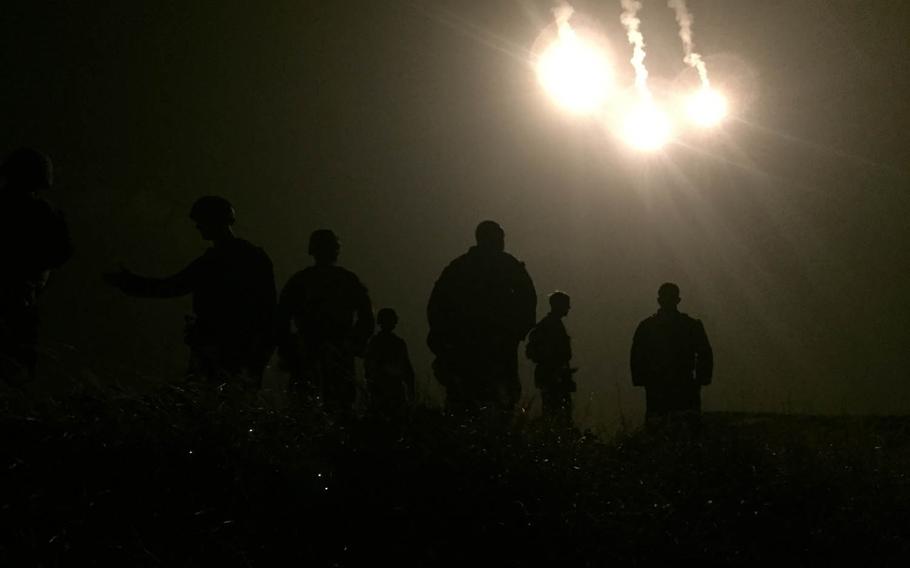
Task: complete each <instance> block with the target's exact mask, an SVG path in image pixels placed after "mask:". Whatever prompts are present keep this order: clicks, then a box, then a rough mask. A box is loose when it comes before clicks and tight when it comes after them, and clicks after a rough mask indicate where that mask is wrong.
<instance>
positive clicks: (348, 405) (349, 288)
mask: <svg viewBox="0 0 910 568" xmlns="http://www.w3.org/2000/svg"><path fill="white" fill-rule="evenodd" d="M340 251H341V243H340V242H339V240H338V237H337V236H335V233H333V232H332V231H330V230H327V229H321V230H318V231H314V232H313V234H312V235H310V246H309V253H310V255H311V256H312V257H313V260H314V261H315V264H314V265H313V266H310V267H308V268H305V269H303V270H301V271H300V272H298V273H297V274H295V275H293V276H292V277H291V279H290V280H289V281H288V283H287V285H285V287H284V289H283V290H282V291H281V295H280V296H279V299H278V313H279V316H278V334H279V350H280V355H281V357H282V362H283V364H284V366H285V368H286V369H287V370H288V371H289V372H290V374H291V384H290V388H291V391H292V394H293V395H294V396H295V398H297V399H298V400H303V399H305V398H306V397H307V396H308V395H313V394H315V395H317V396H319V397H320V398H321V399H322V401H323V403H324V404H326V405H327V406H329V407H330V408H332V409H333V410H342V411H349V410H351V409H352V407H353V404H354V399H355V398H356V395H357V389H356V377H355V370H354V357H355V356H358V355H362V354H363V352H364V349H365V348H366V344H367V341H368V340H369V338H370V336H372V335H373V328H374V325H375V320H374V319H373V308H372V305H371V303H370V296H369V294H368V293H367V289H366V288H365V287H364V286H363V284H361V283H360V280H359V279H358V278H357V276H356V275H355V274H354V273H353V272H351V271H349V270H345V269H344V268H341V267H340V266H336V265H335V263H336V262H337V260H338V254H339V252H340ZM292 322H293V324H294V327H295V328H296V333H292V330H291V323H292Z"/></svg>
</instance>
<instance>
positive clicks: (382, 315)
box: [363, 308, 414, 417]
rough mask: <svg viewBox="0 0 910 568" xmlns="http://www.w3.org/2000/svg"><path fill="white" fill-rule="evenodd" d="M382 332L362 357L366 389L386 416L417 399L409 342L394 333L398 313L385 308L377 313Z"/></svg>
mask: <svg viewBox="0 0 910 568" xmlns="http://www.w3.org/2000/svg"><path fill="white" fill-rule="evenodd" d="M376 321H377V323H378V324H379V333H377V334H376V335H374V336H373V338H372V339H371V340H370V344H369V345H368V346H367V350H366V354H364V357H363V366H364V371H365V373H364V374H365V375H366V382H367V389H368V390H369V393H370V400H371V405H372V407H373V410H374V411H375V412H376V413H377V414H381V415H385V416H396V417H398V416H401V415H402V414H403V413H404V409H405V407H406V406H407V404H408V402H410V401H413V400H414V368H413V367H412V366H411V359H410V357H408V345H407V343H405V341H404V339H402V338H400V337H398V336H397V335H395V331H394V330H395V326H396V325H397V324H398V314H396V313H395V310H393V309H391V308H383V309H381V310H379V313H378V314H376Z"/></svg>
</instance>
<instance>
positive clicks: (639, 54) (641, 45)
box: [619, 0, 651, 99]
mask: <svg viewBox="0 0 910 568" xmlns="http://www.w3.org/2000/svg"><path fill="white" fill-rule="evenodd" d="M621 3H622V10H623V12H622V15H621V16H620V17H619V20H620V21H621V22H622V25H623V27H625V28H626V36H628V38H629V43H630V44H632V59H631V60H630V61H631V63H632V67H634V68H635V87H636V88H637V89H638V92H639V93H640V94H641V95H642V96H643V97H645V98H647V99H650V98H651V91H650V90H648V69H647V68H646V67H645V36H643V35H642V34H641V32H640V31H639V30H638V27H639V26H640V25H641V20H640V19H638V11H639V10H641V2H639V1H638V0H621Z"/></svg>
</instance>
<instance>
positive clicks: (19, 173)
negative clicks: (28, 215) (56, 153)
mask: <svg viewBox="0 0 910 568" xmlns="http://www.w3.org/2000/svg"><path fill="white" fill-rule="evenodd" d="M53 184H54V167H53V163H52V162H51V159H50V158H49V157H48V156H46V155H45V154H43V153H41V152H39V151H38V150H34V149H32V148H19V149H18V150H13V151H12V152H11V153H10V154H9V155H8V156H7V157H6V160H4V161H3V165H0V185H2V187H3V188H4V189H8V190H16V191H27V192H28V191H37V190H40V189H50V187H51V186H52V185H53Z"/></svg>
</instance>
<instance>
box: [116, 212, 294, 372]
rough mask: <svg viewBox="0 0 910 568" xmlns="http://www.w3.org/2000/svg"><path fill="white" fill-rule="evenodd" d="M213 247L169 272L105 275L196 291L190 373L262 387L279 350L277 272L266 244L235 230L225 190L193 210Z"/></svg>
mask: <svg viewBox="0 0 910 568" xmlns="http://www.w3.org/2000/svg"><path fill="white" fill-rule="evenodd" d="M190 218H191V219H192V220H193V221H195V223H196V228H197V229H198V230H199V233H200V235H201V236H202V238H203V239H205V240H207V241H211V242H212V247H211V248H209V249H207V250H206V251H205V253H204V254H203V255H202V256H200V257H199V258H197V259H196V260H194V261H192V262H191V263H190V264H189V265H188V266H187V267H186V268H184V269H183V270H181V271H180V272H178V273H177V274H174V275H173V276H169V277H167V278H145V277H142V276H137V275H136V274H133V273H132V272H130V271H128V270H126V269H121V271H120V272H115V273H111V274H106V275H105V279H106V280H107V281H108V282H109V283H110V284H112V285H113V286H116V287H117V288H120V289H121V290H123V291H124V292H125V293H127V294H129V295H131V296H139V297H146V298H174V297H177V296H184V295H187V294H192V296H193V316H192V317H188V318H187V325H186V329H185V341H186V343H187V345H188V346H189V348H190V363H189V368H188V371H187V375H188V379H190V380H203V381H207V382H211V383H215V384H219V385H220V384H223V383H228V384H229V385H231V384H233V385H235V386H238V387H240V388H241V389H250V388H258V387H259V386H260V384H261V381H262V372H263V370H264V369H265V366H266V364H267V363H268V361H269V358H270V357H271V354H272V351H273V350H274V340H273V332H274V317H275V305H276V294H275V277H274V274H273V271H272V261H271V260H270V259H269V257H268V255H267V254H266V253H265V251H264V250H262V249H261V248H259V247H257V246H255V245H253V244H251V243H249V242H248V241H246V240H244V239H241V238H238V237H236V236H234V232H233V230H232V229H231V225H233V224H234V208H233V207H232V206H231V204H230V203H229V202H228V200H226V199H224V198H223V197H216V196H206V197H200V198H199V199H198V200H196V202H195V203H194V204H193V207H192V209H191V210H190Z"/></svg>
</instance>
